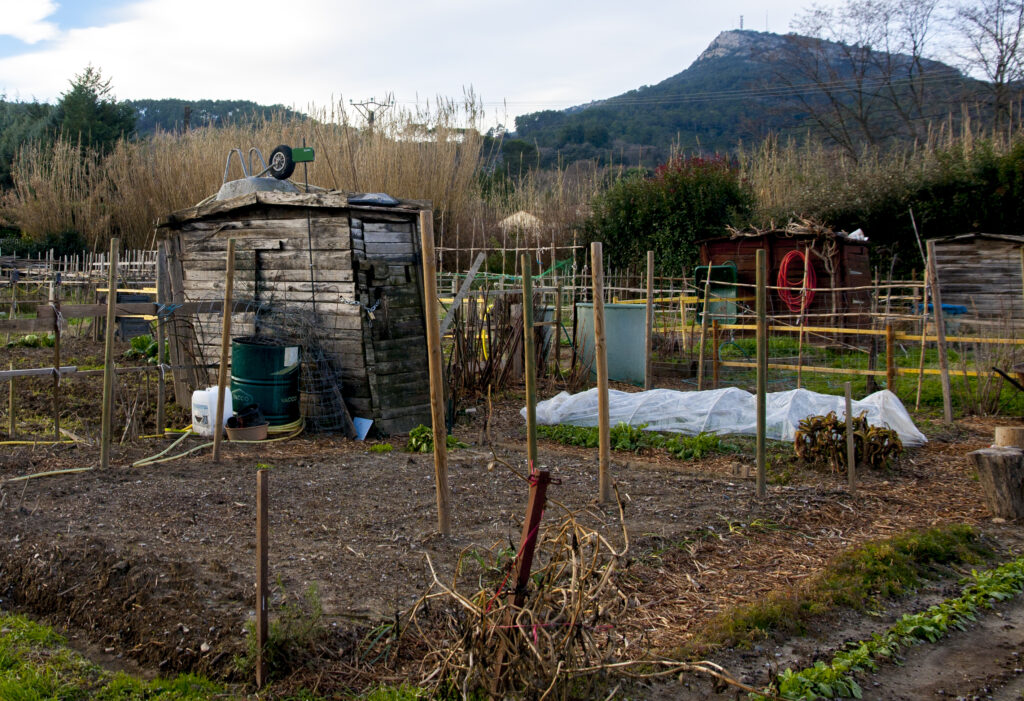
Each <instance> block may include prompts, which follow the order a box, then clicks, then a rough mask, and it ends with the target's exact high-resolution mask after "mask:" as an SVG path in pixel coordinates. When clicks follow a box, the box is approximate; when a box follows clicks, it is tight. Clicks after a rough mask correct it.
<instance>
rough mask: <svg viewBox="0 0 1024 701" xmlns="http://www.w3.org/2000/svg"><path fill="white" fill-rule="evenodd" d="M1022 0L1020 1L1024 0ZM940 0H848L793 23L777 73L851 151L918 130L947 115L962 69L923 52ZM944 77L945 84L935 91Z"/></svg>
mask: <svg viewBox="0 0 1024 701" xmlns="http://www.w3.org/2000/svg"><path fill="white" fill-rule="evenodd" d="M1022 1H1024V0H1022ZM937 4H938V0H845V2H844V3H843V4H841V5H838V6H835V7H821V6H813V7H811V8H810V9H808V10H806V11H805V12H804V13H803V14H801V15H799V16H798V17H797V18H796V19H795V20H794V21H793V22H792V24H791V25H790V28H791V29H792V30H793V31H794V33H793V34H790V35H788V36H787V46H788V49H787V52H786V53H787V56H786V58H787V60H786V61H785V63H784V65H786V66H787V72H786V73H785V74H779V75H778V78H779V80H780V81H781V82H782V83H783V84H784V85H786V86H787V87H788V88H789V90H790V92H791V93H792V95H793V98H794V99H795V100H797V101H798V103H799V104H800V106H801V108H802V109H804V110H805V111H806V113H807V114H808V116H809V117H810V118H811V119H812V120H813V121H814V122H815V123H816V124H817V125H818V126H819V127H820V128H821V129H822V131H824V133H825V134H826V135H827V136H828V137H829V138H831V139H832V140H833V141H835V142H836V143H837V144H838V145H840V146H841V147H842V148H843V149H844V150H846V151H847V152H848V153H849V154H850V155H851V156H856V154H857V153H858V152H859V150H860V146H861V145H862V144H865V143H866V144H879V143H883V142H886V141H890V140H892V139H898V138H910V139H912V138H918V137H920V136H922V135H923V134H924V133H925V132H926V130H927V128H928V122H929V120H931V119H935V118H939V117H943V116H945V115H946V114H947V113H948V112H949V109H950V106H951V100H955V96H954V95H950V94H948V86H949V85H950V84H956V83H958V82H959V78H960V75H959V73H957V72H956V71H955V70H952V69H949V68H948V67H945V66H943V64H940V63H938V62H936V61H932V60H930V59H929V58H928V53H929V49H930V41H931V35H932V32H933V29H934V24H935V14H936V6H937ZM943 83H945V84H946V90H935V89H933V88H936V87H937V86H939V85H941V84H943Z"/></svg>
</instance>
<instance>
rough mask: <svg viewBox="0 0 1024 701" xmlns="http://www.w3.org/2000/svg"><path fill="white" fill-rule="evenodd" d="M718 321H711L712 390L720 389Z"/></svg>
mask: <svg viewBox="0 0 1024 701" xmlns="http://www.w3.org/2000/svg"><path fill="white" fill-rule="evenodd" d="M718 333H719V332H718V319H712V320H711V389H718V373H719V363H718Z"/></svg>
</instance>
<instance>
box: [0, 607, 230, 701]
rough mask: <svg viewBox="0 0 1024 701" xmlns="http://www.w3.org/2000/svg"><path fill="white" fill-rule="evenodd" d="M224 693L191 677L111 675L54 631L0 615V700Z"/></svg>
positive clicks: (165, 698) (152, 700)
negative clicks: (163, 677)
mask: <svg viewBox="0 0 1024 701" xmlns="http://www.w3.org/2000/svg"><path fill="white" fill-rule="evenodd" d="M224 693H225V689H224V688H223V687H221V686H220V685H218V684H215V683H214V682H211V681H209V680H208V679H204V678H202V677H197V676H194V675H189V674H184V675H180V676H178V677H176V678H174V679H154V680H152V681H142V680H139V679H135V678H133V677H130V676H128V675H126V674H120V673H119V674H111V673H109V672H106V671H105V670H103V669H102V668H100V667H99V666H97V665H95V664H93V663H91V662H89V661H88V660H86V659H85V658H84V657H82V656H81V655H79V654H78V653H76V652H74V651H72V650H71V649H69V648H68V647H67V641H66V640H64V638H62V637H61V636H60V635H58V634H57V633H55V632H54V631H53V630H52V629H50V628H48V627H46V626H43V625H40V624H38V623H34V622H33V621H30V620H29V619H27V618H25V617H24V616H14V615H8V614H3V613H0V699H5V700H8V699H9V700H11V701H21V700H22V699H24V701H50V700H51V699H52V700H54V701H57V700H59V701H64V700H65V699H68V700H72V699H98V701H142V700H143V699H145V700H146V701H203V700H206V699H210V698H213V697H215V696H217V695H223V694H224Z"/></svg>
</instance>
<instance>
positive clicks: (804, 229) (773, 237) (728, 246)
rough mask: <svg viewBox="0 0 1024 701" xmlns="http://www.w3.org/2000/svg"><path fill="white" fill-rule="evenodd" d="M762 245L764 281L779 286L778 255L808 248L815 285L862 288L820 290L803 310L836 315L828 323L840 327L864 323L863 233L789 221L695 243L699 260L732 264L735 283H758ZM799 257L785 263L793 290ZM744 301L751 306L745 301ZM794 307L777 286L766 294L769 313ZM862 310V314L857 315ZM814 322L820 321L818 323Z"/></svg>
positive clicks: (867, 301)
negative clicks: (857, 234)
mask: <svg viewBox="0 0 1024 701" xmlns="http://www.w3.org/2000/svg"><path fill="white" fill-rule="evenodd" d="M762 248H763V249H764V250H765V251H766V256H767V261H766V262H767V267H768V285H769V286H778V285H779V269H780V267H781V265H782V261H783V259H784V258H785V257H786V255H787V254H788V253H790V252H791V251H799V252H801V253H805V252H808V251H809V252H810V254H811V255H810V261H811V268H812V269H813V271H814V275H815V277H816V279H817V285H816V286H817V287H818V288H851V287H863V288H864V289H860V290H839V291H837V292H835V293H831V292H825V291H820V292H818V293H817V294H815V295H814V297H813V299H812V300H811V303H810V305H809V307H808V308H807V309H806V310H805V311H806V313H807V314H809V315H811V316H812V318H813V316H814V315H822V316H819V318H818V321H820V322H824V321H826V316H825V315H835V318H834V319H832V320H830V321H829V324H832V323H835V324H837V325H841V326H845V327H861V326H865V325H867V324H869V323H870V322H869V320H868V317H867V316H866V315H867V314H868V313H869V312H870V310H871V290H870V289H869V286H870V285H871V267H870V262H869V260H868V244H867V241H866V240H865V239H862V238H856V239H855V238H850V236H849V235H848V234H846V233H845V232H832V231H831V230H829V229H827V228H825V227H820V226H800V225H793V226H790V227H788V228H787V229H778V230H770V231H756V232H752V233H747V232H734V233H733V235H732V236H725V237H720V238H714V239H707V240H705V241H702V242H701V244H700V257H701V263H702V264H703V265H708V264H711V265H724V264H726V263H732V264H734V265H735V266H736V272H737V282H739V283H741V284H743V285H754V284H756V282H757V279H756V277H757V263H756V256H757V250H758V249H762ZM802 266H803V262H802V258H801V259H800V261H799V262H798V263H797V264H796V265H795V266H792V267H791V268H790V274H789V279H790V281H791V282H794V283H795V286H796V290H795V291H796V292H799V285H800V283H801V282H802V280H803V267H802ZM753 294H754V292H753V290H752V289H751V288H746V290H744V289H743V288H741V292H740V295H739V296H740V297H743V296H748V297H751V296H753ZM748 306H753V303H752V302H750V303H749V304H748ZM797 311H798V310H793V309H790V308H788V307H787V305H786V303H785V302H784V301H783V300H782V298H781V297H780V296H779V292H778V291H776V290H773V291H771V293H770V294H769V295H768V313H769V314H773V315H783V316H784V315H786V314H796V313H797ZM861 315H864V316H861ZM819 325H824V324H823V323H822V324H819Z"/></svg>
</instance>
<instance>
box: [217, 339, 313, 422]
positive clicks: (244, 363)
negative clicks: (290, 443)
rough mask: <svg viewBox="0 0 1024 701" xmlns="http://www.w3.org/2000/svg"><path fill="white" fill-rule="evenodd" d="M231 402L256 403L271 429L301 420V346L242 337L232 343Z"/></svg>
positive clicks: (240, 405)
mask: <svg viewBox="0 0 1024 701" xmlns="http://www.w3.org/2000/svg"><path fill="white" fill-rule="evenodd" d="M231 403H232V406H233V407H234V409H235V411H239V410H241V409H242V408H244V407H246V406H249V405H250V404H256V405H257V406H259V408H260V411H261V412H263V416H265V417H266V419H267V421H268V422H269V423H270V425H271V426H281V425H284V424H290V423H292V422H294V421H297V420H298V418H299V347H298V346H286V345H284V344H283V343H279V342H277V341H272V340H270V339H264V338H256V337H254V336H243V337H239V338H235V339H232V341H231Z"/></svg>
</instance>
